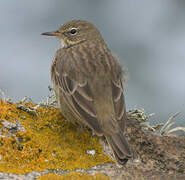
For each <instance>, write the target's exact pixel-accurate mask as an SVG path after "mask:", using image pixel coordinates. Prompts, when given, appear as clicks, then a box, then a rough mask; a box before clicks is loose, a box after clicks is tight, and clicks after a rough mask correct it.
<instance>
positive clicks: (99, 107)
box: [43, 20, 131, 165]
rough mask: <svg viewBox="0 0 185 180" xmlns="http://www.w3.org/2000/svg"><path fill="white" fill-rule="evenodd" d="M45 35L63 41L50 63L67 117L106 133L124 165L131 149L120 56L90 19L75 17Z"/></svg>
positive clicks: (102, 133) (59, 99)
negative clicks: (118, 58)
mask: <svg viewBox="0 0 185 180" xmlns="http://www.w3.org/2000/svg"><path fill="white" fill-rule="evenodd" d="M43 35H49V36H57V37H59V38H60V40H61V41H62V48H61V49H59V50H58V51H57V52H56V55H55V57H54V60H53V62H52V65H51V80H52V83H53V86H54V90H55V93H56V97H57V99H58V101H59V104H60V108H61V110H62V112H63V114H64V116H65V117H66V118H67V119H68V120H70V121H72V122H77V123H79V124H83V125H85V126H88V127H89V128H91V129H92V130H93V131H94V132H95V133H96V134H97V135H98V136H105V138H106V139H107V141H108V143H109V144H110V146H111V148H112V150H113V152H114V155H115V158H116V160H117V162H118V163H119V164H122V165H123V164H125V163H126V162H127V160H128V159H129V158H130V157H131V151H130V148H129V145H128V143H127V140H126V138H125V136H124V133H125V121H126V109H125V101H124V95H123V86H122V70H121V67H120V65H119V64H118V61H117V59H116V58H115V56H113V54H112V53H111V51H110V50H109V49H108V47H107V45H106V44H105V42H104V40H103V39H102V37H101V34H100V33H99V31H98V30H97V29H96V27H95V26H94V25H93V24H91V23H89V22H87V21H82V20H73V21H70V22H67V23H66V24H64V25H63V26H62V27H61V28H60V29H59V30H58V31H55V32H48V33H43Z"/></svg>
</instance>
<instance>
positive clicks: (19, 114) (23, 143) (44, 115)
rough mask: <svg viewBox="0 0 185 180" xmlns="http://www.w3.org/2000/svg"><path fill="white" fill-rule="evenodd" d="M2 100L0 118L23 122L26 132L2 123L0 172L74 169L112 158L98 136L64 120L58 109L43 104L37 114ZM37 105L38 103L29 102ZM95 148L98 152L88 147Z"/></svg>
mask: <svg viewBox="0 0 185 180" xmlns="http://www.w3.org/2000/svg"><path fill="white" fill-rule="evenodd" d="M17 105H20V104H10V103H6V102H3V101H1V100H0V120H1V121H3V120H7V121H10V122H12V123H15V124H16V123H17V122H19V123H21V124H22V126H23V127H24V128H25V131H18V132H16V133H15V134H12V133H10V132H9V131H8V130H7V129H6V128H3V124H2V122H0V123H1V125H0V132H1V135H0V155H1V159H0V171H1V172H8V173H19V174H23V173H27V172H31V171H43V170H45V169H63V170H74V169H77V168H81V169H83V168H90V167H92V166H95V165H97V164H101V163H105V162H110V161H112V160H111V159H110V158H109V157H108V156H106V155H105V154H104V153H103V152H102V146H101V145H100V144H99V139H98V138H97V137H91V135H90V134H89V133H88V131H87V130H85V132H84V133H82V132H80V131H79V130H78V127H77V126H74V125H72V124H71V123H69V122H68V121H66V120H65V119H64V117H63V116H62V114H61V112H60V111H59V110H58V109H55V108H49V107H47V108H45V107H39V108H38V109H37V110H36V113H37V116H34V115H31V114H29V113H26V112H24V111H22V110H19V109H17V108H16V106H17ZM26 106H29V107H33V106H34V104H31V103H27V104H26ZM92 149H93V150H95V152H96V153H95V155H90V154H87V153H86V152H87V150H92Z"/></svg>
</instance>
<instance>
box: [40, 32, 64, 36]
mask: <svg viewBox="0 0 185 180" xmlns="http://www.w3.org/2000/svg"><path fill="white" fill-rule="evenodd" d="M41 35H45V36H62V33H61V32H59V31H53V32H45V33H42V34H41Z"/></svg>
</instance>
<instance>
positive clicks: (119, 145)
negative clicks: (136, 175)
mask: <svg viewBox="0 0 185 180" xmlns="http://www.w3.org/2000/svg"><path fill="white" fill-rule="evenodd" d="M105 137H106V139H107V141H108V143H109V145H110V146H111V148H112V150H113V153H114V156H115V158H116V160H117V162H118V163H119V164H120V165H124V164H126V163H127V161H128V159H129V158H131V157H132V153H131V150H130V148H129V145H128V142H127V140H126V138H125V137H124V135H123V133H122V132H120V133H116V134H113V135H106V136H105Z"/></svg>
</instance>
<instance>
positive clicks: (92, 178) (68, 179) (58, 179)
mask: <svg viewBox="0 0 185 180" xmlns="http://www.w3.org/2000/svg"><path fill="white" fill-rule="evenodd" d="M53 179H55V180H78V179H80V180H110V178H109V177H106V176H105V175H103V174H102V173H97V174H95V175H90V174H85V173H77V172H71V173H67V174H65V175H57V174H45V175H43V176H41V177H39V178H38V179H37V180H53Z"/></svg>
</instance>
